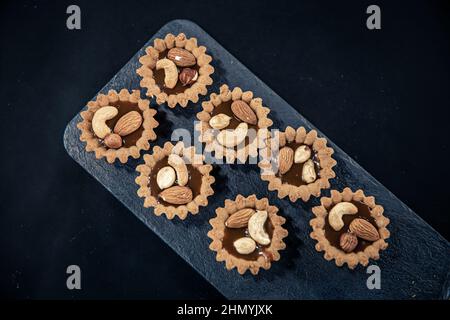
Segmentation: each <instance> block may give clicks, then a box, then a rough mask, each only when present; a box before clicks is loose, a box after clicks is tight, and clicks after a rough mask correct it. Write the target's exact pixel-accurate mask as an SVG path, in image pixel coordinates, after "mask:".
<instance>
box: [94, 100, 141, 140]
mask: <svg viewBox="0 0 450 320" xmlns="http://www.w3.org/2000/svg"><path fill="white" fill-rule="evenodd" d="M110 106H111V107H113V108H116V110H117V115H116V116H114V118H112V119H109V120H106V121H105V124H106V126H107V127H108V128H109V131H110V133H109V134H107V135H106V136H105V137H104V138H100V137H99V136H98V135H97V134H96V132H95V130H94V128H93V130H92V131H93V133H94V134H95V135H96V136H97V137H98V138H99V140H100V143H101V144H103V145H104V146H105V147H106V148H110V149H118V148H120V147H126V148H128V147H131V146H134V145H136V142H137V141H138V140H139V138H140V137H141V136H142V132H143V131H144V128H143V127H142V110H141V109H139V107H138V105H137V103H132V102H129V101H120V100H119V101H117V102H113V103H110ZM106 108H108V107H106ZM101 110H102V108H101V109H99V110H98V111H97V112H96V113H98V112H101ZM131 112H133V113H132V114H131V115H135V117H136V118H137V119H140V120H139V122H137V124H138V125H139V127H138V128H136V126H137V125H136V126H134V127H133V128H131V130H134V131H132V132H130V133H128V134H126V135H122V134H120V135H119V134H117V128H116V125H117V123H118V122H119V120H120V119H122V118H123V117H124V116H125V115H127V114H129V113H131ZM137 114H139V116H138V115H137ZM94 116H95V114H94ZM135 128H136V129H135ZM125 133H127V132H125Z"/></svg>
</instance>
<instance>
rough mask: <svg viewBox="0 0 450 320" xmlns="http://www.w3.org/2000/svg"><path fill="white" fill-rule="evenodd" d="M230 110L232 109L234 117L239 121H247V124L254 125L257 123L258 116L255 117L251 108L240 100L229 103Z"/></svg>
mask: <svg viewBox="0 0 450 320" xmlns="http://www.w3.org/2000/svg"><path fill="white" fill-rule="evenodd" d="M231 111H233V113H234V115H235V116H236V118H238V119H239V120H241V121H244V122H247V123H248V124H253V125H256V124H257V123H258V118H257V117H256V114H255V112H254V111H253V109H252V108H251V107H250V106H249V105H248V104H247V103H246V102H245V101H242V100H236V101H234V102H233V103H232V104H231Z"/></svg>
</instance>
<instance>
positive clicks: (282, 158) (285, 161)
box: [278, 147, 294, 174]
mask: <svg viewBox="0 0 450 320" xmlns="http://www.w3.org/2000/svg"><path fill="white" fill-rule="evenodd" d="M278 157H279V172H280V174H285V173H286V172H288V171H289V170H290V169H291V167H292V164H293V163H294V150H292V149H291V148H289V147H284V148H282V149H281V150H280V154H279V155H278Z"/></svg>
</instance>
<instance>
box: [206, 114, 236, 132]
mask: <svg viewBox="0 0 450 320" xmlns="http://www.w3.org/2000/svg"><path fill="white" fill-rule="evenodd" d="M230 120H231V117H229V116H227V115H226V114H224V113H221V114H218V115H216V116H214V117H212V118H211V120H209V125H210V126H211V128H214V129H218V130H222V129H224V128H226V127H228V125H229V124H230Z"/></svg>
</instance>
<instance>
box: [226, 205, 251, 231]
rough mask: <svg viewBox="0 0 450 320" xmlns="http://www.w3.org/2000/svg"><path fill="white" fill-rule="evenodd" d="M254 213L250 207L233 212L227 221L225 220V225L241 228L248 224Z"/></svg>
mask: <svg viewBox="0 0 450 320" xmlns="http://www.w3.org/2000/svg"><path fill="white" fill-rule="evenodd" d="M254 213H255V210H253V209H250V208H245V209H241V210H239V211H237V212H235V213H233V214H232V215H231V216H230V217H229V218H228V219H227V221H225V226H227V227H228V228H243V227H246V226H247V224H248V220H250V217H251V216H252V215H253V214H254Z"/></svg>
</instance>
